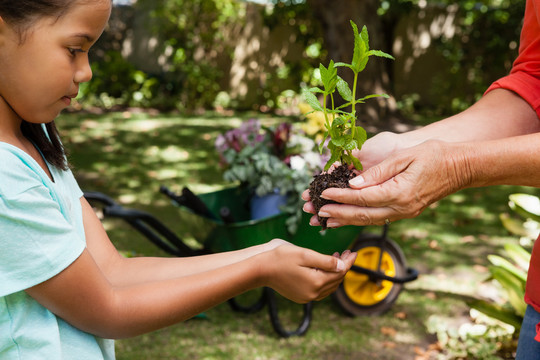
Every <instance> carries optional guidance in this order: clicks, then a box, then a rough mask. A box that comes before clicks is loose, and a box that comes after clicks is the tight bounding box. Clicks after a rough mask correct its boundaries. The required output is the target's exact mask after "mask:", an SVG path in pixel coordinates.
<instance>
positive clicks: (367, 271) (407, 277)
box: [350, 265, 418, 284]
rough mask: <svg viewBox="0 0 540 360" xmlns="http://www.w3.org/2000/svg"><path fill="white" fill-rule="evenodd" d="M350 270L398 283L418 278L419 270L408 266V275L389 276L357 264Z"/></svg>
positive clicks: (374, 279) (371, 277)
mask: <svg viewBox="0 0 540 360" xmlns="http://www.w3.org/2000/svg"><path fill="white" fill-rule="evenodd" d="M350 271H354V272H357V273H361V274H365V275H367V276H369V278H370V279H371V280H373V281H377V280H388V281H391V282H393V283H397V284H404V283H406V282H410V281H413V280H416V279H418V271H417V270H416V269H414V268H410V267H409V268H407V275H405V276H404V277H393V276H387V275H385V274H383V273H382V272H380V271H373V270H370V269H366V268H364V267H361V266H356V265H353V266H351V270H350Z"/></svg>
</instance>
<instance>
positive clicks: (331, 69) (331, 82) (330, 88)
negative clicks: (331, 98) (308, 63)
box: [319, 60, 338, 94]
mask: <svg viewBox="0 0 540 360" xmlns="http://www.w3.org/2000/svg"><path fill="white" fill-rule="evenodd" d="M319 70H320V72H321V80H322V82H323V85H324V89H325V92H326V94H331V93H333V92H334V91H335V89H336V85H337V82H338V79H337V69H336V67H335V65H334V60H330V64H328V68H325V67H324V65H323V64H320V65H319Z"/></svg>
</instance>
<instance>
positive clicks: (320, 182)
mask: <svg viewBox="0 0 540 360" xmlns="http://www.w3.org/2000/svg"><path fill="white" fill-rule="evenodd" d="M355 176H356V175H355V174H354V173H353V171H352V170H351V169H349V167H348V166H347V165H340V166H338V167H336V168H335V169H334V170H333V171H332V172H331V173H321V174H319V175H315V176H314V177H313V181H311V184H310V185H309V196H310V197H311V202H312V203H313V206H314V207H315V212H316V213H318V212H319V210H320V209H321V207H323V206H324V205H326V204H335V203H336V202H335V201H332V200H326V199H323V198H321V194H322V192H323V191H324V190H326V189H328V188H331V187H335V188H347V187H349V180H350V179H352V178H353V177H355ZM317 219H319V223H320V224H321V226H322V228H323V230H325V229H326V221H327V220H328V218H325V217H320V216H318V215H317Z"/></svg>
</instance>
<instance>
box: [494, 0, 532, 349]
mask: <svg viewBox="0 0 540 360" xmlns="http://www.w3.org/2000/svg"><path fill="white" fill-rule="evenodd" d="M497 88H503V89H508V90H511V91H513V92H515V93H517V94H518V95H519V96H521V97H522V98H523V99H524V100H525V101H527V102H528V103H529V105H531V106H532V108H533V109H534V110H535V111H536V114H537V115H538V116H539V117H540V0H527V4H526V7H525V18H524V21H523V29H522V30H521V38H520V45H519V55H518V57H517V59H516V60H515V61H514V64H513V66H512V70H511V71H510V74H509V75H508V76H505V77H503V78H502V79H499V80H497V81H495V82H494V83H493V84H492V85H491V86H490V87H489V88H488V90H487V91H486V93H487V92H488V91H491V90H493V89H497ZM525 302H526V303H527V304H529V305H531V306H532V307H534V309H535V310H536V311H538V312H540V237H539V238H538V239H537V240H536V242H535V244H534V248H533V252H532V256H531V263H530V265H529V272H528V275H527V286H526V289H525ZM539 325H540V324H539ZM538 330H540V329H539V326H537V335H536V340H537V341H540V331H538Z"/></svg>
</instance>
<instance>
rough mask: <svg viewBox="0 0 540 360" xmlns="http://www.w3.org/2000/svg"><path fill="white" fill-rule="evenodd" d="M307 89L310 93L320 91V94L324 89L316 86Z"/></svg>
mask: <svg viewBox="0 0 540 360" xmlns="http://www.w3.org/2000/svg"><path fill="white" fill-rule="evenodd" d="M309 91H310V92H311V93H320V94H324V91H323V90H322V89H320V88H318V87H312V88H310V89H309Z"/></svg>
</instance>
